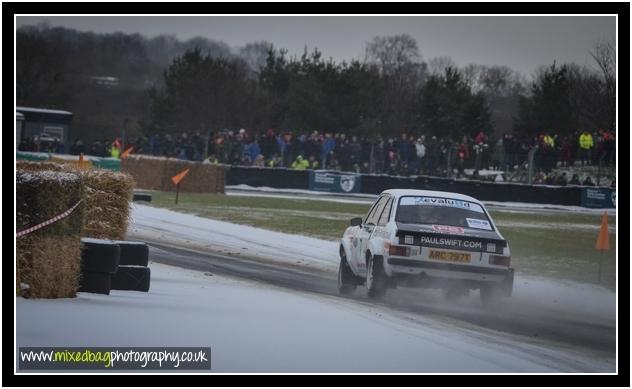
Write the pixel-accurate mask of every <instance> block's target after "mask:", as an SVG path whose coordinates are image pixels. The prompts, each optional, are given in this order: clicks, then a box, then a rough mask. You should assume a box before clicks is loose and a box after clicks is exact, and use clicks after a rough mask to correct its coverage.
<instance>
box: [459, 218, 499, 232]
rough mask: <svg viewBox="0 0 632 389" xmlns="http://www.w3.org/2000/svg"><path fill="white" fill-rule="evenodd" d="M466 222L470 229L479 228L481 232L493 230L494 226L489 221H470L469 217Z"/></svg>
mask: <svg viewBox="0 0 632 389" xmlns="http://www.w3.org/2000/svg"><path fill="white" fill-rule="evenodd" d="M465 220H467V225H468V226H469V227H470V228H478V229H479V230H490V231H491V230H492V226H491V224H489V222H488V221H487V220H481V219H470V218H469V217H468V218H465Z"/></svg>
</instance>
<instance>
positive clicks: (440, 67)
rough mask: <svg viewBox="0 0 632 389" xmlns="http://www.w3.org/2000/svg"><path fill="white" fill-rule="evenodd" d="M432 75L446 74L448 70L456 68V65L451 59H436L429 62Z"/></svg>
mask: <svg viewBox="0 0 632 389" xmlns="http://www.w3.org/2000/svg"><path fill="white" fill-rule="evenodd" d="M428 67H429V68H430V74H433V75H441V74H444V73H445V70H446V69H447V68H456V64H455V63H454V60H453V59H452V58H451V57H435V58H431V59H430V61H428Z"/></svg>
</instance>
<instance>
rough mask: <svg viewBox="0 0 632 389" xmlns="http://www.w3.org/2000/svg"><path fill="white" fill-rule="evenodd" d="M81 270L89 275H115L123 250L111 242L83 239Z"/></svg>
mask: <svg viewBox="0 0 632 389" xmlns="http://www.w3.org/2000/svg"><path fill="white" fill-rule="evenodd" d="M81 244H82V249H81V270H82V271H83V272H88V273H110V274H112V273H114V272H116V269H118V266H119V263H120V255H121V249H120V247H119V245H118V244H117V243H116V242H114V241H111V240H102V239H91V238H82V239H81Z"/></svg>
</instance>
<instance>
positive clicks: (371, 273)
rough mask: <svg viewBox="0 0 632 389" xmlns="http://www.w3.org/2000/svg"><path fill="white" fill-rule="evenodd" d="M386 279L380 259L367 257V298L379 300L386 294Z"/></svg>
mask: <svg viewBox="0 0 632 389" xmlns="http://www.w3.org/2000/svg"><path fill="white" fill-rule="evenodd" d="M386 287H387V279H386V274H385V273H384V268H383V267H382V257H375V256H369V258H368V264H367V272H366V289H367V293H368V295H369V297H371V298H379V297H382V296H384V294H385V293H386Z"/></svg>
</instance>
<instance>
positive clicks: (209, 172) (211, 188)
mask: <svg viewBox="0 0 632 389" xmlns="http://www.w3.org/2000/svg"><path fill="white" fill-rule="evenodd" d="M184 169H190V170H189V174H188V175H187V178H186V179H184V180H182V183H181V184H180V191H182V192H191V193H224V187H225V184H226V171H225V168H224V167H223V166H220V165H213V164H210V163H202V162H191V161H182V160H179V159H175V158H165V157H152V156H146V155H130V156H129V157H127V158H125V159H124V160H123V161H122V162H121V171H123V172H125V173H128V174H130V175H131V176H132V177H134V180H135V181H136V185H137V187H138V188H142V189H149V190H161V191H174V190H175V186H174V185H173V182H172V181H171V177H173V176H175V175H176V174H178V173H180V172H181V171H183V170H184Z"/></svg>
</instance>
